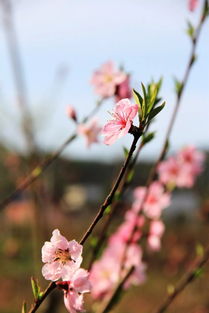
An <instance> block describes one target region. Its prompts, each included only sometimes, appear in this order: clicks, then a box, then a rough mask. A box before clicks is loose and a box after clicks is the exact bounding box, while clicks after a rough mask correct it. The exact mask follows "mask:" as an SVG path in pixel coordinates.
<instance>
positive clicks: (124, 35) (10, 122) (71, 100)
mask: <svg viewBox="0 0 209 313" xmlns="http://www.w3.org/2000/svg"><path fill="white" fill-rule="evenodd" d="M200 2H201V1H200ZM0 13H1V16H0V17H1V19H0V69H1V70H0V123H1V131H0V161H1V162H0V199H1V200H3V199H4V198H5V197H6V196H8V195H9V194H10V193H11V192H12V191H13V190H14V189H15V188H16V187H17V186H18V185H19V184H20V183H21V182H22V181H23V180H24V177H26V175H27V174H28V173H29V172H31V170H32V169H33V168H34V167H35V166H36V165H37V164H39V163H40V162H41V161H43V160H45V159H46V158H47V157H48V156H49V155H51V153H53V151H55V150H56V149H57V148H59V147H60V145H61V144H62V143H63V142H64V141H65V140H66V139H67V138H68V137H69V136H70V135H71V133H73V132H74V131H75V125H74V123H73V122H72V121H70V120H69V118H68V116H67V115H66V107H67V106H68V105H69V104H70V105H73V106H74V107H75V108H76V111H77V115H78V117H79V120H81V119H82V118H83V117H84V116H86V115H87V114H88V113H89V111H91V110H92V109H93V108H94V107H95V104H96V102H97V101H98V97H97V95H95V93H94V91H93V88H92V86H91V85H90V80H91V76H92V73H93V72H94V71H95V69H97V68H99V67H100V66H101V64H103V63H104V62H106V61H108V60H112V61H113V62H115V63H116V65H117V66H123V67H124V68H125V70H126V71H127V72H128V73H130V74H131V85H132V87H133V88H136V89H139V88H140V82H143V83H145V84H146V83H147V82H149V81H150V80H151V79H155V80H158V79H159V78H160V77H163V85H162V90H161V95H162V97H163V99H165V100H166V107H165V109H164V110H163V112H162V113H161V114H160V116H159V118H158V119H157V120H156V121H155V123H154V124H153V126H152V128H153V130H156V131H157V133H156V139H155V140H154V141H153V142H152V143H151V144H150V145H147V147H146V148H145V149H144V150H143V153H142V155H141V158H140V161H139V163H138V164H137V170H136V176H135V178H134V186H138V185H141V184H143V183H145V181H146V177H147V175H148V172H149V169H150V168H151V166H152V163H153V161H154V160H155V159H156V158H157V156H158V153H159V151H160V148H161V145H162V142H163V139H164V134H165V131H166V128H167V125H168V122H169V118H170V116H171V113H172V110H173V105H174V101H175V92H174V83H173V78H174V77H177V78H178V79H181V78H182V76H183V73H184V70H185V65H186V63H187V60H188V55H189V51H190V48H191V43H190V40H189V38H188V36H187V35H186V28H187V21H188V20H190V21H192V23H194V24H196V23H197V21H198V18H199V14H200V7H199V8H197V10H196V11H195V12H193V13H191V12H189V10H188V1H186V0H176V1H172V0H158V1H154V0H120V1H119V0H114V1H113V0H106V1H96V0H79V1H70V0H68V1H66V0H36V1H34V0H14V1H11V0H0ZM208 26H209V23H208V21H207V22H206V25H204V28H203V31H202V33H201V38H200V41H199V45H198V52H197V62H196V63H195V66H194V68H193V69H192V73H191V76H190V79H189V83H188V85H187V88H186V92H185V94H184V96H183V100H182V106H181V109H180V114H179V116H178V118H177V121H176V124H175V127H174V131H173V133H172V136H171V153H172V152H174V151H177V150H178V149H180V148H181V147H182V146H184V145H188V144H192V145H195V146H197V147H198V148H199V149H200V150H202V151H205V153H206V162H205V170H204V172H203V174H202V175H201V177H199V179H198V181H197V183H196V185H195V187H194V188H193V189H192V190H177V191H176V192H175V193H174V194H173V201H172V205H171V207H169V208H168V209H167V210H166V212H165V216H164V219H165V222H166V225H167V230H166V233H165V235H164V239H163V245H162V252H160V253H156V254H148V255H146V262H147V264H148V277H147V281H146V283H145V284H143V286H141V287H139V288H133V289H131V290H130V291H128V293H127V295H126V296H125V297H124V299H123V300H122V302H121V304H120V306H119V307H118V308H116V312H120V313H123V312H124V313H125V312H130V313H132V312H133V313H134V312H138V310H139V308H141V309H142V311H143V312H149V311H150V310H152V309H153V308H154V307H155V305H156V304H157V303H159V299H162V298H163V296H164V295H165V294H166V293H167V290H169V286H171V285H170V284H173V283H175V282H176V281H177V280H178V278H179V277H180V276H181V275H182V273H183V272H185V270H187V269H188V268H190V267H191V266H192V263H191V260H192V259H194V257H195V255H196V250H198V247H199V248H200V247H201V246H202V245H204V244H206V243H207V241H208V226H209V192H208V191H209V154H208V152H207V151H208V118H209V106H208V99H209V89H208V82H209V63H208V51H209V36H208ZM113 104H114V101H113V100H112V99H110V100H108V101H105V103H104V105H103V106H102V107H101V109H100V111H99V112H98V117H99V120H100V124H101V125H103V124H104V122H105V121H106V120H107V118H109V116H108V113H107V111H110V110H111V109H112V107H113ZM127 137H128V138H127ZM127 137H126V138H124V139H121V140H119V141H118V142H116V143H115V144H114V145H113V146H110V147H109V146H105V145H104V144H103V143H102V142H100V143H99V144H95V145H92V146H91V148H90V149H87V148H86V145H85V142H84V139H83V138H80V137H78V138H77V139H76V140H74V141H73V143H72V144H70V145H68V146H67V147H66V149H65V150H64V152H63V154H62V156H60V157H59V158H58V159H57V160H56V161H55V162H54V163H53V164H52V165H51V166H50V167H49V168H48V169H47V171H46V172H45V173H44V174H43V175H42V176H41V178H40V179H38V180H37V181H36V182H35V183H34V184H33V185H32V186H31V187H30V188H28V189H27V190H25V191H24V192H19V193H17V194H16V195H15V197H13V198H12V201H11V202H10V203H9V204H8V205H6V206H3V207H1V208H0V210H1V211H0V214H1V221H0V226H1V233H0V253H1V258H0V276H1V284H0V312H1V313H14V312H20V311H21V304H22V301H23V300H24V299H25V300H27V303H28V304H30V302H31V301H32V292H31V289H30V276H32V275H33V276H35V277H38V279H39V281H40V282H41V284H42V286H46V282H45V281H43V279H42V277H41V266H42V264H41V253H40V249H41V246H42V245H43V242H44V241H45V240H49V238H50V236H51V231H52V230H53V229H54V228H59V229H60V230H61V232H62V233H63V234H64V235H66V236H67V237H68V238H69V239H70V238H75V239H77V240H79V239H80V237H81V235H82V233H83V231H84V230H85V229H86V227H87V225H88V224H89V222H90V221H91V220H92V217H93V215H94V214H95V213H96V211H97V208H98V205H99V204H100V203H101V202H102V201H103V199H104V197H105V195H106V193H107V191H109V188H110V184H111V181H112V180H113V179H114V177H115V176H116V174H117V172H118V170H119V168H120V165H121V162H122V158H123V146H126V147H127V148H128V147H129V143H130V142H131V141H130V139H131V138H129V136H127ZM126 198H127V199H129V198H130V191H129V192H128V193H127V196H126ZM123 212H124V211H123V209H121V211H120V214H119V217H118V219H120V218H122V215H123ZM117 223H118V220H117V219H116V220H115V224H117ZM98 229H99V228H98ZM85 253H86V255H87V254H88V248H85ZM191 256H193V258H192V257H191ZM208 278H209V268H208V267H206V269H205V272H204V275H202V276H201V277H200V278H199V280H198V281H196V282H195V283H194V284H193V285H191V286H190V287H189V288H188V289H187V291H185V292H184V293H183V294H182V296H181V297H179V299H178V300H177V301H176V302H175V304H174V305H173V306H172V307H171V309H170V310H169V312H171V313H172V312H191V313H208V312H209V301H208V293H209V286H208ZM194 295H195V297H194ZM130 303H132V305H131V306H130ZM65 311H66V310H65V308H64V306H63V304H62V297H61V296H60V294H59V292H58V293H54V294H53V296H52V297H51V298H50V299H49V301H48V302H46V303H45V304H44V305H43V307H42V308H41V309H40V312H44V313H56V312H65Z"/></svg>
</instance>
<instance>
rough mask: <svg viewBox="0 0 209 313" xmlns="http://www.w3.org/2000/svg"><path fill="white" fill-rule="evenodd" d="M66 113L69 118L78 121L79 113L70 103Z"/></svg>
mask: <svg viewBox="0 0 209 313" xmlns="http://www.w3.org/2000/svg"><path fill="white" fill-rule="evenodd" d="M66 114H67V116H68V117H69V118H71V119H72V120H74V121H75V122H77V114H76V111H75V109H74V107H73V106H71V105H68V106H67V108H66Z"/></svg>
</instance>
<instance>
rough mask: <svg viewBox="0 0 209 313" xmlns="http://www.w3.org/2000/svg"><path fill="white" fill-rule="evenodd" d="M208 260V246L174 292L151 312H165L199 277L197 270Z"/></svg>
mask: <svg viewBox="0 0 209 313" xmlns="http://www.w3.org/2000/svg"><path fill="white" fill-rule="evenodd" d="M208 260H209V246H208V247H207V248H206V250H205V253H204V256H203V257H202V258H201V259H200V260H199V261H198V262H197V264H196V265H195V266H194V267H193V268H192V269H191V270H190V271H189V272H188V273H187V274H186V275H185V276H184V277H183V278H182V280H181V281H180V282H179V283H178V284H177V286H176V287H175V289H174V291H173V292H172V293H171V294H170V295H169V296H168V297H167V298H166V299H165V300H164V301H163V303H162V304H161V305H160V307H159V308H158V309H157V310H155V311H153V312H154V313H163V312H165V311H166V310H167V308H168V307H169V306H170V304H171V303H172V302H173V301H174V300H175V299H176V297H177V296H179V295H180V294H181V293H182V291H183V290H184V289H185V288H186V287H187V286H188V285H189V284H190V283H192V282H193V281H194V280H195V279H196V278H197V277H198V276H199V275H198V273H199V270H201V269H202V267H203V266H204V265H205V264H206V262H208Z"/></svg>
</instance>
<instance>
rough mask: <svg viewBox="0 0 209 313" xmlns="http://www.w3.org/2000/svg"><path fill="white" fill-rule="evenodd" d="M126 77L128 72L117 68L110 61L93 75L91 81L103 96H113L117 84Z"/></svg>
mask: <svg viewBox="0 0 209 313" xmlns="http://www.w3.org/2000/svg"><path fill="white" fill-rule="evenodd" d="M125 79H126V74H125V73H124V72H122V71H119V70H117V69H115V66H114V64H113V62H111V61H109V62H107V63H105V64H103V65H102V66H101V68H100V69H98V70H97V71H96V72H95V73H94V74H93V76H92V79H91V83H92V85H93V86H94V87H95V92H96V93H97V94H98V95H100V96H101V97H103V98H107V97H112V96H114V94H115V91H116V86H117V85H119V84H121V83H122V82H123V81H124V80H125Z"/></svg>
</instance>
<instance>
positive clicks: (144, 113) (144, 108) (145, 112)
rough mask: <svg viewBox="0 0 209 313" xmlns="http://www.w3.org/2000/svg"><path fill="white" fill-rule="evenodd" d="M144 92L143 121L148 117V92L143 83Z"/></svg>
mask: <svg viewBox="0 0 209 313" xmlns="http://www.w3.org/2000/svg"><path fill="white" fill-rule="evenodd" d="M141 86H142V92H143V102H142V119H144V118H146V115H147V109H148V107H147V92H146V88H145V86H144V84H143V83H141Z"/></svg>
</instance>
